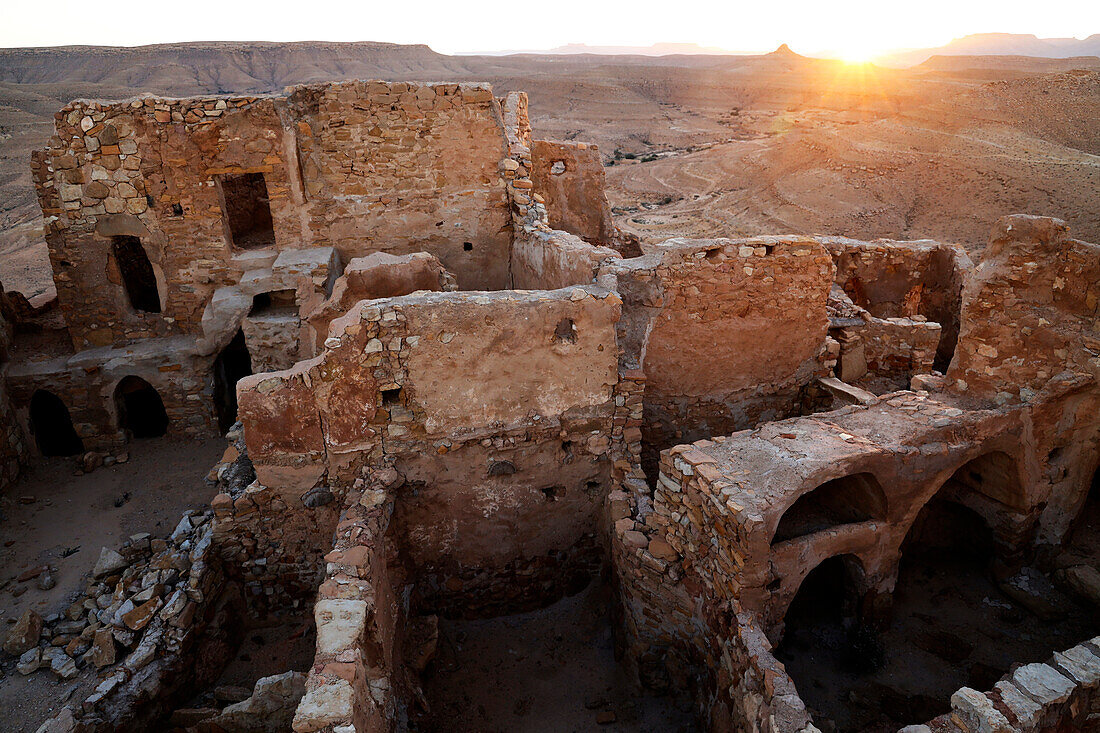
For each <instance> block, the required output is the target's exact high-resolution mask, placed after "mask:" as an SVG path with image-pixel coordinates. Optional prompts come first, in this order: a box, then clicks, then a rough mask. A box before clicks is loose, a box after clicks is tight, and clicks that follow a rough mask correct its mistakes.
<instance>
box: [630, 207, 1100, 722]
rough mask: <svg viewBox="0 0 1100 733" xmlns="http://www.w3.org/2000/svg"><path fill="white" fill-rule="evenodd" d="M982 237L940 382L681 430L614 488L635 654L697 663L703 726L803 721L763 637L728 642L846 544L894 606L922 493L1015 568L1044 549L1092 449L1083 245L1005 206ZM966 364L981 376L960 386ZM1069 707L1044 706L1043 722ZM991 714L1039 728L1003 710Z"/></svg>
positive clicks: (1073, 509)
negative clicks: (865, 399)
mask: <svg viewBox="0 0 1100 733" xmlns="http://www.w3.org/2000/svg"><path fill="white" fill-rule="evenodd" d="M994 242H995V243H996V246H993V247H991V248H990V249H989V250H988V251H987V255H986V259H985V260H984V261H983V262H982V264H981V265H979V266H978V268H977V269H976V270H975V273H974V279H973V280H972V281H970V282H968V284H967V286H966V287H965V289H964V290H963V303H962V309H961V312H962V329H961V336H960V341H959V345H958V349H957V355H956V359H955V361H954V362H953V363H952V366H951V370H950V372H949V378H948V379H947V380H941V381H943V382H945V383H946V385H947V390H946V391H943V392H940V393H934V394H929V393H928V392H926V391H919V392H907V391H902V392H896V393H893V394H890V395H885V396H883V397H880V398H878V399H877V400H874V401H872V402H871V403H870V404H867V405H859V406H850V407H845V408H842V409H839V410H834V411H832V412H827V413H820V414H816V415H811V416H807V417H801V418H792V419H788V420H783V421H779V422H773V423H769V424H767V425H763V426H759V427H756V428H754V429H752V430H746V431H742V432H737V433H734V434H732V435H730V436H725V437H722V436H719V437H714V438H712V439H710V440H703V441H698V442H695V443H694V444H692V445H682V446H677V447H674V448H671V449H668V450H665V451H663V452H662V454H661V459H660V465H659V474H658V476H657V480H656V482H655V483H654V484H653V486H652V491H651V492H649V491H648V490H647V489H644V488H642V489H639V488H638V487H637V485H636V484H632V485H631V486H632V487H633V489H632V491H631V492H627V493H624V498H625V499H627V501H628V503H626V504H625V507H624V508H625V512H619V513H617V514H615V515H613V516H615V517H618V516H621V515H622V516H623V518H622V519H618V520H617V521H616V522H615V541H614V542H613V549H614V551H615V553H616V554H615V562H616V569H617V573H618V576H619V580H620V584H621V593H622V603H623V607H624V612H625V614H626V619H625V622H626V623H625V629H626V632H627V639H628V640H630V641H632V642H633V643H634V644H635V645H636V646H635V648H634V650H633V652H632V653H633V656H634V658H635V659H636V660H637V662H636V666H637V669H638V671H639V673H640V674H641V675H642V676H643V679H645V678H648V679H650V680H654V681H657V682H663V683H664V684H684V683H686V682H687V680H689V679H691V678H692V675H693V674H694V673H693V672H692V670H700V669H703V670H709V672H708V675H706V676H705V679H706V681H705V682H704V683H703V684H702V691H701V693H700V692H699V690H698V689H697V696H698V697H699V699H700V700H701V704H702V706H703V709H704V710H705V714H706V715H708V716H709V717H710V720H711V721H712V725H714V726H717V727H716V729H724V728H725V726H727V725H732V726H733V727H734V728H738V727H740V726H745V725H747V726H752V725H755V724H756V722H754V721H760V720H764V719H768V720H772V721H773V727H772V728H771V729H773V730H790V731H794V730H799V729H801V728H802V726H804V725H806V724H808V719H807V718H805V717H803V716H804V711H805V708H804V706H803V705H802V704H801V701H800V700H798V699H797V694H796V693H795V692H794V688H793V685H791V684H790V680H789V678H787V677H786V675H785V674H784V673H783V672H782V667H781V666H780V665H778V663H777V662H775V660H774V658H772V657H771V654H770V651H769V647H770V643H769V642H764V643H763V645H762V646H759V647H758V649H757V651H756V653H755V654H749V655H745V654H743V653H742V654H737V653H731V652H730V650H731V649H733V650H735V651H737V650H739V649H741V648H742V647H740V646H738V645H739V644H744V640H745V638H747V637H748V638H751V637H752V635H753V634H757V633H762V632H763V633H766V634H767V636H768V637H769V638H770V639H771V641H775V640H776V639H777V638H778V637H779V636H780V635H781V634H782V629H783V615H784V613H785V610H786V608H787V605H788V604H789V603H790V601H791V599H792V598H793V597H794V595H795V593H796V591H797V590H798V588H799V586H800V585H801V583H802V581H803V580H804V579H805V578H806V576H807V575H808V574H809V572H810V571H811V570H812V569H813V568H815V567H816V566H817V565H818V564H819V563H821V562H822V561H824V560H826V559H828V558H832V557H837V556H844V557H848V558H851V559H852V560H851V561H852V563H854V564H855V566H856V567H857V569H858V573H857V579H858V582H859V585H860V588H859V592H860V594H861V595H862V606H863V616H864V618H866V619H869V620H873V619H874V618H875V617H876V616H877V615H880V614H883V613H886V612H888V607H889V600H890V593H891V591H892V590H893V585H894V582H895V579H896V575H897V568H898V561H899V557H900V547H901V544H902V542H903V540H904V539H905V537H906V535H907V533H908V531H909V528H910V527H911V526H912V523H913V521H914V519H915V518H916V517H917V514H918V512H919V511H920V510H921V508H922V507H923V506H925V505H926V504H927V503H928V502H929V501H930V500H931V499H933V498H939V499H947V500H950V501H955V502H958V503H961V504H963V505H964V506H966V507H968V508H970V509H972V510H973V511H975V512H976V513H977V514H978V515H979V516H981V517H983V518H984V519H985V521H986V523H987V524H988V525H989V526H990V527H991V529H992V530H993V533H994V536H995V541H996V543H997V546H998V552H999V555H1000V561H1001V562H1002V563H1004V564H1006V565H1007V566H1009V567H1013V566H1014V565H1015V566H1016V567H1018V566H1019V565H1020V564H1022V563H1023V562H1024V561H1034V560H1036V559H1039V560H1040V561H1041V558H1042V556H1043V553H1044V548H1045V547H1047V546H1049V545H1050V544H1052V543H1057V542H1059V541H1060V540H1061V538H1062V536H1063V535H1064V533H1065V531H1066V529H1067V528H1068V526H1069V524H1070V523H1071V522H1072V519H1073V517H1074V516H1076V513H1077V512H1078V511H1079V509H1080V506H1081V504H1082V503H1083V502H1084V497H1085V494H1086V493H1087V491H1088V487H1089V483H1090V480H1091V478H1092V475H1093V472H1094V470H1095V469H1096V466H1097V464H1098V463H1100V433H1098V425H1097V422H1096V420H1095V414H1096V410H1097V409H1098V408H1100V390H1098V388H1097V379H1096V376H1095V373H1094V368H1095V366H1096V363H1095V361H1094V352H1093V351H1092V350H1091V349H1090V347H1089V346H1088V344H1089V343H1090V339H1091V338H1092V336H1091V334H1092V333H1093V332H1094V329H1095V317H1096V315H1095V314H1096V303H1095V302H1092V301H1089V300H1088V299H1089V298H1090V293H1091V292H1092V289H1093V288H1094V287H1095V285H1096V282H1097V278H1096V276H1095V274H1093V271H1092V269H1090V268H1094V267H1095V266H1096V263H1097V258H1096V256H1095V254H1094V250H1095V247H1094V246H1093V245H1087V244H1084V243H1079V242H1073V241H1072V240H1069V239H1068V237H1066V236H1065V231H1064V226H1063V225H1061V223H1060V222H1056V221H1052V220H1034V219H1031V218H1026V217H1010V218H1008V219H1006V220H1004V221H1003V222H1002V223H1001V225H1000V227H999V229H998V230H997V231H996V232H995V234H994ZM1070 281H1077V282H1079V284H1080V287H1079V288H1078V289H1076V291H1075V294H1074V295H1073V296H1069V295H1068V294H1063V293H1062V292H1061V285H1059V286H1058V287H1055V283H1056V282H1058V283H1066V282H1070ZM1017 288H1018V292H1017V290H1016V289H1017ZM624 299H625V300H626V302H627V303H629V297H628V296H626V297H625V298H624ZM1093 300H1095V299H1093ZM627 312H629V311H627ZM1025 319H1026V323H1021V320H1025ZM1038 319H1042V320H1043V322H1044V325H1046V324H1057V326H1055V327H1053V328H1050V329H1049V330H1046V331H1044V332H1043V334H1044V336H1043V338H1041V339H1036V341H1037V342H1038V343H1035V342H1028V343H1027V344H1026V345H1025V344H1022V343H1020V330H1021V327H1027V326H1028V325H1030V323H1031V321H1035V322H1036V325H1038ZM624 320H625V318H624ZM972 324H973V325H972ZM1036 333H1038V329H1037V328H1036ZM1000 349H1004V351H1001V350H1000ZM1021 349H1024V350H1026V351H1027V354H1028V359H1027V362H1026V363H1027V365H1028V367H1027V370H1026V371H1024V372H1023V373H1022V374H1021V381H1022V382H1023V384H1025V385H1031V387H1030V388H1028V387H1026V386H1025V388H1024V390H1026V391H1020V392H1014V393H1013V394H1008V395H1007V396H1006V390H1005V388H1004V386H1005V385H1006V384H1007V382H1008V378H1007V372H1006V371H1004V369H1005V367H1004V366H1003V365H1002V364H1001V359H999V358H998V356H999V355H1004V354H1015V353H1019V351H1020V350H1021ZM963 375H966V376H970V377H971V379H972V380H973V382H974V384H975V386H974V387H970V383H969V381H966V380H964V381H965V384H960V383H959V379H960V378H961V377H962V376H963ZM933 381H934V380H933ZM929 383H931V382H929ZM1089 415H1091V416H1092V417H1087V416H1089ZM830 507H831V508H830ZM756 629H759V631H756ZM738 640H740V641H738ZM760 665H764V667H765V668H768V669H770V670H772V671H771V672H770V673H764V676H765V677H767V676H769V674H770V675H774V676H773V677H772V679H773V684H772V686H771V687H770V688H769V689H768V690H765V691H761V690H760V689H759V688H758V687H757V686H755V685H754V684H753V682H752V680H754V679H759V677H760V675H761V672H760ZM696 684H697V685H698V683H696ZM1067 685H1069V687H1072V684H1071V683H1067ZM781 690H786V691H788V692H789V693H790V695H793V697H790V696H789V695H787V696H785V695H784V694H783V693H781V692H780V691H781ZM971 692H972V691H971ZM963 693H964V691H960V694H959V695H957V696H956V697H958V698H959V700H958V704H957V705H955V707H956V712H955V713H952V716H951V725H961V726H962V728H961V729H962V730H973V729H974V728H973V727H972V726H969V724H966V725H964V724H963V723H962V722H960V721H963V720H968V719H969V718H967V717H966V716H967V715H972V714H973V715H978V716H979V717H980V716H981V715H982V714H984V713H981V712H980V711H978V712H975V710H976V708H974V705H975V704H977V703H976V702H975V701H977V702H980V700H977V698H976V697H974V695H978V697H981V696H980V695H979V693H973V695H970V693H965V694H963ZM991 694H992V693H991ZM968 695H969V697H968ZM971 698H973V699H971ZM991 699H993V698H991ZM1059 699H1060V700H1062V701H1064V700H1065V699H1067V698H1059ZM968 701H969V702H968ZM954 702H955V701H954V700H953V703H954ZM982 705H984V707H983V708H982V709H983V710H984V709H986V708H988V709H990V710H992V709H993V705H992V703H989V704H986V703H982ZM1081 710H1082V708H1081V707H1080V706H1076V707H1074V708H1073V710H1072V711H1071V712H1064V711H1063V710H1062V709H1061V708H1058V709H1055V710H1053V711H1052V712H1051V713H1050V716H1049V718H1048V719H1050V720H1053V719H1066V718H1065V716H1069V717H1074V716H1077V715H1079V714H1080V713H1081ZM774 711H779V712H780V714H781V715H780V717H776V716H775V715H774ZM761 716H764V717H761ZM780 720H785V721H786V722H782V723H780V722H779V721H780ZM715 721H721V723H720V724H718V723H715ZM994 727H996V726H994ZM935 729H936V730H939V728H935ZM990 729H993V728H990ZM1003 729H1004V730H1013V731H1016V730H1034V729H1035V728H1034V727H1033V726H1031V724H1030V723H1027V722H1026V721H1022V720H1017V719H1015V718H1013V719H1011V720H1006V721H1005V722H1004V727H1003ZM945 730H947V728H945ZM950 730H955V728H950Z"/></svg>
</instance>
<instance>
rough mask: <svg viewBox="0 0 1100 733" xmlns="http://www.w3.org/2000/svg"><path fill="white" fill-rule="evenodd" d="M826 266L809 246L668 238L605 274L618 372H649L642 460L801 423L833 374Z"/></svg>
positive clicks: (804, 242)
mask: <svg viewBox="0 0 1100 733" xmlns="http://www.w3.org/2000/svg"><path fill="white" fill-rule="evenodd" d="M832 272H833V270H832V261H831V259H830V258H829V256H828V254H827V253H826V252H825V250H824V248H823V247H822V246H821V244H820V243H818V242H817V241H815V240H813V239H806V238H771V237H768V238H759V239H751V240H723V239H715V240H680V239H673V240H669V241H668V242H666V243H665V244H663V245H661V247H660V248H659V251H658V252H656V253H653V254H650V255H646V256H643V257H639V258H635V259H631V260H622V261H620V262H616V263H612V264H609V265H607V266H605V267H603V268H601V276H602V275H605V274H606V275H614V276H615V278H616V279H617V283H618V284H617V289H618V291H619V292H620V293H621V294H622V297H623V301H624V316H623V319H622V320H621V321H620V324H619V329H618V330H619V334H618V338H619V343H620V349H621V352H622V356H621V359H620V361H621V365H622V366H623V367H624V368H641V369H642V370H643V371H644V372H645V374H646V392H645V426H644V428H643V445H644V446H645V450H644V452H643V462H644V464H645V465H646V471H647V474H650V475H651V479H652V473H653V471H654V469H655V464H656V453H657V451H659V450H661V449H663V448H667V447H669V446H671V445H675V444H677V443H681V442H686V441H690V440H696V439H699V438H703V437H707V436H711V435H723V434H728V433H731V432H733V431H735V430H741V429H744V428H747V427H751V426H753V425H755V424H758V423H759V422H762V421H766V420H774V419H780V418H783V417H788V416H790V415H792V414H798V411H799V409H800V404H801V393H802V388H803V387H804V386H805V385H806V384H809V383H810V382H812V381H813V380H814V379H815V378H816V377H818V376H824V375H826V374H827V373H828V372H829V371H830V370H831V369H832V363H831V362H830V359H829V355H828V353H827V348H826V335H827V330H828V323H829V322H828V316H827V314H826V308H825V306H826V302H827V299H828V294H829V287H830V283H831V282H832Z"/></svg>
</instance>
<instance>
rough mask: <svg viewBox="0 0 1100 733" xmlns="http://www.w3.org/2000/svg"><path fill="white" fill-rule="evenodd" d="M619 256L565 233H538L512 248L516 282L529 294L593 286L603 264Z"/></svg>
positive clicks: (522, 237) (513, 273) (523, 236)
mask: <svg viewBox="0 0 1100 733" xmlns="http://www.w3.org/2000/svg"><path fill="white" fill-rule="evenodd" d="M618 257H619V253H618V252H616V251H615V250H613V249H609V248H607V247H597V246H593V245H591V244H589V243H587V242H586V241H584V240H583V239H581V238H580V237H577V236H574V235H572V234H569V233H567V232H563V231H552V232H544V231H535V232H531V233H529V234H527V233H525V234H524V235H522V236H520V237H517V238H516V241H515V244H513V245H512V281H513V283H514V285H515V287H516V288H519V289H525V290H555V289H557V288H564V287H568V286H570V285H584V284H586V283H590V282H592V281H593V280H594V279H595V277H596V273H597V272H598V270H599V267H600V264H601V263H603V262H606V261H607V260H608V259H617V258H618Z"/></svg>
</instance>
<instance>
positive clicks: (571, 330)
mask: <svg viewBox="0 0 1100 733" xmlns="http://www.w3.org/2000/svg"><path fill="white" fill-rule="evenodd" d="M554 340H555V341H557V342H558V343H559V344H575V343H577V327H576V325H575V324H574V323H573V319H572V318H563V319H561V320H560V321H558V325H557V327H556V328H555V329H554Z"/></svg>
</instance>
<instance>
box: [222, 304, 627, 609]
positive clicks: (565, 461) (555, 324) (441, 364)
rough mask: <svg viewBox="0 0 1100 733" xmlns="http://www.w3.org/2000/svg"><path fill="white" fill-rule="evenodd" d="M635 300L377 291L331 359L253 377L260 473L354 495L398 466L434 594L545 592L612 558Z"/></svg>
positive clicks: (402, 530)
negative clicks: (601, 538)
mask: <svg viewBox="0 0 1100 733" xmlns="http://www.w3.org/2000/svg"><path fill="white" fill-rule="evenodd" d="M619 313H620V301H619V299H618V298H617V296H615V295H614V294H613V293H610V292H608V291H606V290H602V289H600V288H596V287H591V286H590V287H585V288H579V287H578V288H571V289H565V290H559V291H551V292H539V293H516V292H503V293H433V294H428V293H418V294H413V295H408V296H403V297H398V298H392V299H387V300H375V301H364V302H361V303H359V304H358V305H357V306H356V307H354V308H353V309H352V311H351V312H350V313H348V314H347V315H346V316H344V317H343V318H341V319H337V320H336V321H334V322H333V325H332V327H331V331H330V334H332V335H331V336H330V337H329V339H328V340H327V341H326V344H325V350H324V352H323V353H322V355H321V356H319V357H318V358H316V359H313V360H311V361H307V362H301V363H299V364H297V365H295V367H293V368H292V369H290V370H288V371H286V372H277V373H274V374H267V375H257V376H253V377H249V378H246V379H245V380H242V382H241V383H240V384H239V385H238V394H239V401H240V405H241V419H242V421H243V423H244V430H245V436H246V439H247V443H248V452H249V455H250V457H251V458H252V460H253V462H254V464H255V467H256V472H257V477H258V481H259V483H260V484H261V485H264V486H268V487H272V488H273V489H275V490H276V492H277V493H278V494H280V495H284V496H298V497H300V496H303V495H304V494H305V493H306V492H308V491H310V490H311V489H313V488H314V487H316V486H322V485H323V486H326V487H329V488H330V489H331V490H332V492H333V493H334V494H335V495H336V496H337V498H339V497H340V496H342V494H343V493H344V492H346V491H347V490H349V488H352V487H354V486H356V483H357V482H358V481H360V480H362V478H363V476H364V474H365V473H369V472H370V471H372V470H376V469H377V468H378V467H380V466H383V465H389V466H392V467H393V468H394V469H395V470H396V471H397V472H398V475H399V476H400V477H401V482H402V483H401V486H400V488H398V489H396V490H395V491H396V493H395V501H396V517H397V518H396V520H395V527H396V531H397V533H398V534H397V539H396V542H397V543H398V546H399V547H400V548H401V549H402V553H403V555H404V558H405V563H406V565H407V567H408V573H409V576H410V577H412V578H414V579H415V581H414V582H415V583H416V585H417V594H418V595H417V596H416V601H417V603H418V604H419V608H421V609H432V610H434V611H438V612H442V613H447V614H453V615H484V614H492V613H500V612H503V609H511V608H527V607H531V606H534V605H540V604H543V603H545V602H547V601H548V600H551V599H552V598H554V597H557V596H560V595H561V593H563V592H564V591H565V590H566V589H567V587H569V585H570V582H571V581H572V580H573V579H576V578H580V577H581V576H583V577H584V578H585V579H586V578H587V577H588V576H589V575H590V574H591V573H592V572H593V571H594V569H595V567H596V566H598V564H599V562H600V557H601V556H602V552H601V551H600V549H599V542H598V539H597V537H598V534H599V527H600V525H599V517H600V514H601V510H602V507H603V503H604V497H605V496H606V494H607V492H608V490H609V488H608V487H609V484H610V471H611V451H610V442H611V441H610V438H609V437H608V436H609V435H610V434H611V432H612V421H613V419H614V413H615V404H614V397H613V389H614V385H615V383H616V381H617V373H616V367H615V359H616V354H615V349H614V348H613V344H614V325H615V321H616V320H617V319H618V317H619ZM490 352H492V353H491V354H490ZM291 503H292V502H290V501H287V504H288V505H290V504H291ZM302 549H303V551H304V548H302ZM288 552H289V551H288ZM291 554H292V553H291Z"/></svg>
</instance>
